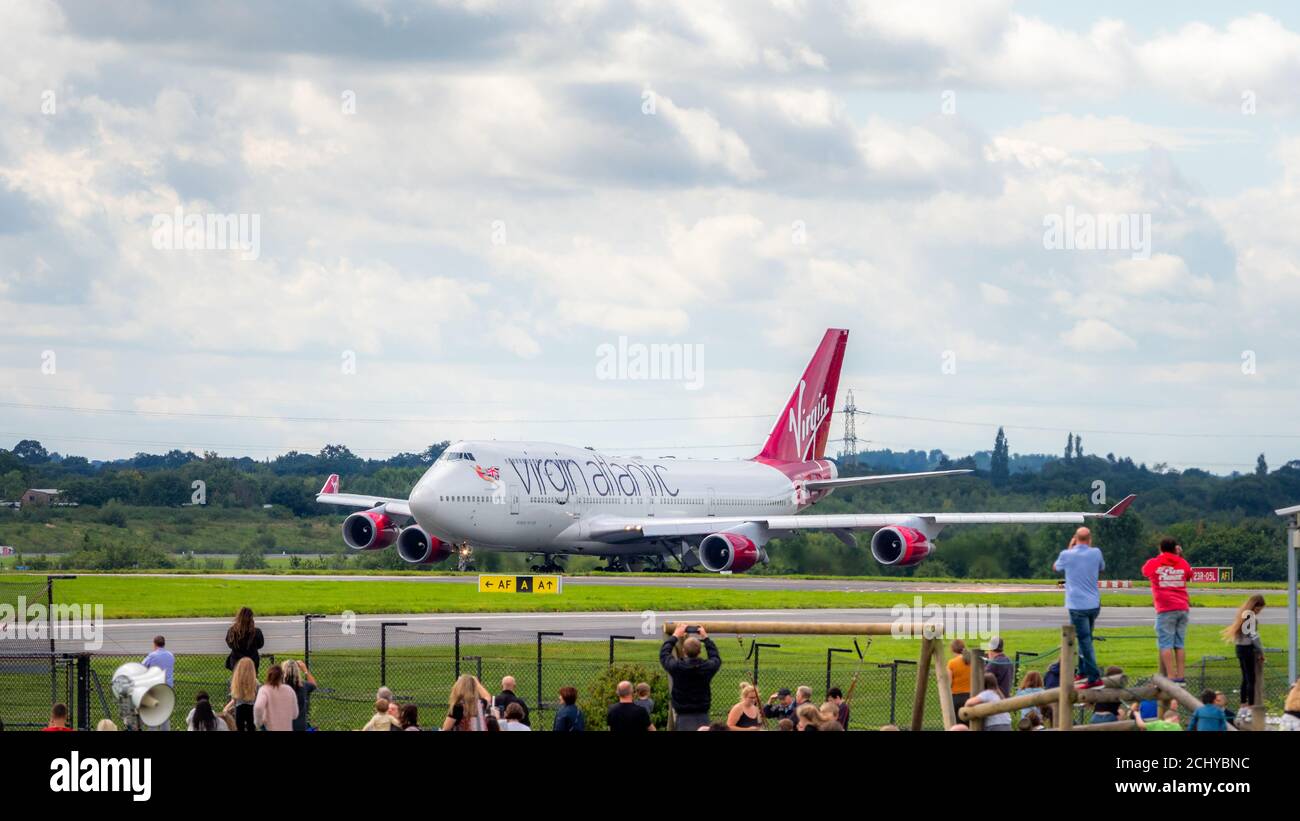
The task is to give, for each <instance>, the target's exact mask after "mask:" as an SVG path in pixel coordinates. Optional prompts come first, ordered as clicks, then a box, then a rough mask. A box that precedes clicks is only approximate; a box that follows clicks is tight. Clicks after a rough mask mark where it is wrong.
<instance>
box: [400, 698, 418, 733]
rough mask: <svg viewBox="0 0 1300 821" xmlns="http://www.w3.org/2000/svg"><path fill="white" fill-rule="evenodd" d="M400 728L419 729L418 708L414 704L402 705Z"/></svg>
mask: <svg viewBox="0 0 1300 821" xmlns="http://www.w3.org/2000/svg"><path fill="white" fill-rule="evenodd" d="M401 724H402V729H403V730H410V731H418V730H419V729H420V708H418V707H416V706H415V705H414V704H403V705H402V720H401Z"/></svg>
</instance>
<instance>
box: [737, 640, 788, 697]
mask: <svg viewBox="0 0 1300 821" xmlns="http://www.w3.org/2000/svg"><path fill="white" fill-rule="evenodd" d="M780 646H781V645H779V644H770V643H764V642H761V641H753V642H750V645H749V656H745V658H746V659H748V658H749V657H750V656H753V657H754V680H753V681H751V682H750V684H752V685H754V686H755V687H757V686H758V655H759V652H758V651H759V650H761V649H762V648H764V647H780Z"/></svg>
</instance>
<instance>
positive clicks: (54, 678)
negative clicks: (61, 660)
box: [45, 576, 77, 704]
mask: <svg viewBox="0 0 1300 821" xmlns="http://www.w3.org/2000/svg"><path fill="white" fill-rule="evenodd" d="M75 578H77V577H76V576H46V577H45V626H46V627H47V628H49V631H50V704H54V703H55V702H57V701H58V700H59V676H58V672H57V670H56V668H55V661H54V654H55V653H56V652H58V649H57V648H56V647H55V640H54V636H55V634H56V632H57V631H56V630H55V629H54V581H55V580H56V579H75Z"/></svg>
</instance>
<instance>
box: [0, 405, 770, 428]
mask: <svg viewBox="0 0 1300 821" xmlns="http://www.w3.org/2000/svg"><path fill="white" fill-rule="evenodd" d="M0 408H15V409H18V410H40V411H58V412H66V413H84V414H90V415H101V416H102V415H108V416H143V417H154V418H168V419H227V420H233V421H239V422H333V423H364V424H383V425H403V424H443V425H487V424H494V425H562V424H565V425H567V424H594V423H606V422H611V423H612V422H713V421H727V420H735V419H767V418H770V416H771V414H767V413H755V414H739V415H737V414H733V415H726V416H640V417H638V416H617V417H598V418H571V419H527V418H514V419H495V418H478V419H452V418H435V417H427V416H411V417H397V418H381V417H363V416H278V415H274V414H242V413H207V412H197V411H151V410H141V409H139V408H90V407H84V406H74V405H44V404H33V403H27V402H0Z"/></svg>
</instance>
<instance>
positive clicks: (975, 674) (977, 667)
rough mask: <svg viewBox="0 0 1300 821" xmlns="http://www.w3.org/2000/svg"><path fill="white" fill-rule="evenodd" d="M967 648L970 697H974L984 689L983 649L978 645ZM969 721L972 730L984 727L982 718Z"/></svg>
mask: <svg viewBox="0 0 1300 821" xmlns="http://www.w3.org/2000/svg"><path fill="white" fill-rule="evenodd" d="M967 649H968V651H969V652H970V697H971V698H974V697H975V696H976V695H978V694H979V693H981V692H982V691H983V690H984V651H983V650H980V649H979V648H978V647H970V648H967ZM976 706H979V705H976ZM969 723H970V728H971V729H972V730H983V729H984V719H982V718H979V717H976V718H973V719H970V722H969Z"/></svg>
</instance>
